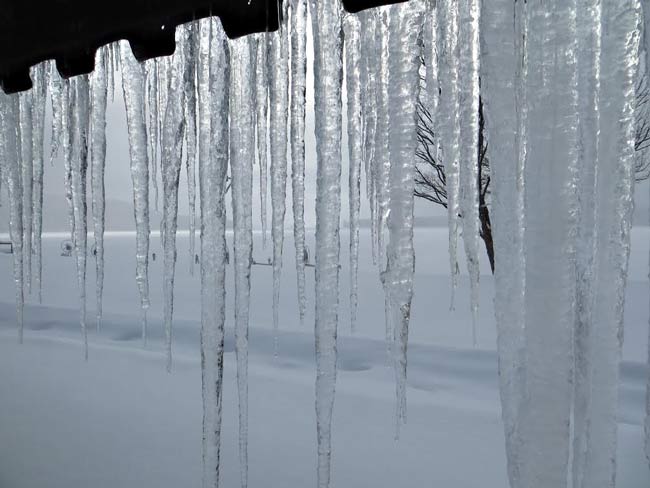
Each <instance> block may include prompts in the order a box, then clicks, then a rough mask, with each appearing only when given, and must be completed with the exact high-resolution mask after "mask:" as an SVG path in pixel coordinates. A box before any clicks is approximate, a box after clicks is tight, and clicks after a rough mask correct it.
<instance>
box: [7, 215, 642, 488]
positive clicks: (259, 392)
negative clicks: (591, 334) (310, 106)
mask: <svg viewBox="0 0 650 488" xmlns="http://www.w3.org/2000/svg"><path fill="white" fill-rule="evenodd" d="M68 235H69V234H67V233H66V234H63V233H62V234H45V235H44V239H43V266H44V274H43V305H42V306H39V305H36V304H35V301H36V298H35V297H30V298H29V300H31V302H28V305H27V307H26V310H25V342H24V344H23V345H22V346H21V345H19V344H18V340H17V337H18V334H17V329H16V325H15V304H14V301H13V299H14V284H13V279H12V258H11V256H10V255H6V254H0V277H1V278H0V372H1V373H0V398H2V408H0V439H3V442H0V486H2V487H5V486H6V487H11V488H28V487H29V488H31V487H43V486H47V487H48V488H58V487H66V488H82V487H84V488H85V487H88V486H92V487H93V488H103V487H106V488H114V487H120V488H128V487H133V488H136V487H137V488H149V487H151V488H153V487H156V488H166V487H170V488H171V487H178V486H200V482H201V442H200V439H201V416H202V406H201V405H202V404H201V368H200V353H199V330H200V306H199V304H200V293H199V282H200V278H199V276H198V274H195V276H190V274H189V270H188V268H189V266H187V265H186V264H188V263H186V262H184V260H186V259H187V256H186V253H179V261H180V262H179V266H178V268H177V276H176V293H177V300H176V307H175V317H176V319H175V339H174V349H175V367H174V370H173V372H172V374H168V373H167V372H166V370H165V358H164V332H163V321H162V287H161V283H162V252H161V249H160V242H159V240H158V239H157V238H152V242H151V252H155V253H156V260H155V261H150V273H151V283H152V285H153V286H152V288H151V309H150V323H149V327H150V329H149V330H150V335H149V342H148V346H147V349H142V346H141V341H140V318H139V313H140V303H139V297H138V293H137V288H136V283H135V280H134V279H133V276H132V273H133V265H132V261H133V255H134V253H135V235H134V234H132V233H111V232H108V233H107V234H106V259H107V263H111V265H110V266H108V267H107V268H106V278H105V289H104V319H103V323H102V329H101V332H100V333H99V335H97V333H96V332H95V330H94V328H89V330H88V334H89V343H90V351H89V361H88V363H85V362H84V361H83V356H82V344H81V337H80V334H79V326H78V302H77V291H76V285H75V280H74V278H75V266H74V260H73V259H72V258H66V257H61V256H60V243H61V241H62V240H64V239H66V238H67V236H68ZM3 237H4V236H3ZM253 237H254V246H255V251H254V253H255V257H256V259H257V260H258V261H260V260H262V258H266V254H269V253H270V250H268V251H266V253H263V252H262V250H261V249H262V246H261V240H262V236H261V234H260V233H255V234H254V236H253ZM360 237H361V252H360V260H359V322H358V327H357V333H356V335H355V336H351V335H349V334H348V331H347V330H346V329H347V328H345V327H342V328H340V330H339V338H338V349H339V358H338V361H339V374H338V380H337V400H336V408H335V410H334V417H333V424H332V442H333V446H332V447H333V457H332V486H341V487H348V486H374V487H380V488H383V487H394V486H405V487H406V486H431V483H434V484H435V485H438V486H450V487H454V488H474V487H476V488H478V487H485V486H489V487H499V486H507V474H506V463H505V449H504V440H503V426H502V423H501V407H500V403H499V395H498V386H497V374H496V353H495V351H494V349H495V340H496V339H495V325H494V318H493V317H494V315H493V308H492V297H493V287H492V283H493V280H492V277H491V275H490V274H489V270H488V269H486V265H487V263H486V261H487V260H486V259H482V261H481V262H482V265H483V268H482V273H483V274H482V276H481V294H480V297H481V301H482V302H481V305H480V311H481V312H480V327H479V328H478V332H479V336H478V342H479V348H476V349H474V348H472V346H471V344H472V333H471V313H470V311H469V303H468V300H469V293H467V292H468V286H469V285H468V278H467V276H466V275H464V274H461V276H460V286H459V290H458V293H457V300H458V303H457V305H458V307H457V310H456V312H450V311H449V310H448V304H449V293H450V291H449V282H448V280H449V275H448V259H447V229H446V228H417V227H416V229H415V248H416V255H417V256H418V266H417V268H416V273H415V296H414V299H413V309H412V318H411V327H410V343H409V373H408V384H407V389H408V397H409V417H408V423H407V424H406V425H405V426H404V427H403V428H402V431H401V437H400V441H399V442H395V441H394V439H393V435H394V426H393V422H392V420H393V415H394V411H393V409H394V394H395V390H394V388H395V386H394V376H393V372H392V369H391V367H390V364H389V363H388V362H387V360H386V355H385V345H384V342H383V338H384V322H383V319H384V315H383V314H384V310H383V307H377V306H376V304H377V303H381V299H382V298H383V290H382V288H381V284H380V283H379V282H378V280H377V278H376V269H375V268H374V267H373V265H372V260H371V252H370V250H371V249H370V236H369V230H368V229H362V230H361V236H360ZM226 238H227V240H228V245H229V247H232V234H231V233H227V235H226ZM313 239H314V232H313V229H308V230H307V244H308V245H310V246H311V247H312V248H313V246H314V242H313ZM341 239H342V241H343V242H344V243H345V242H347V239H348V234H347V232H345V231H342V235H341ZM178 241H179V249H184V248H185V246H186V245H187V241H188V233H187V232H186V231H184V230H181V231H179V235H178ZM649 242H650V229H648V228H634V229H633V231H632V254H631V260H630V281H629V285H628V289H627V303H626V316H625V318H626V322H625V345H624V352H623V359H624V361H623V364H622V369H621V378H620V394H621V397H620V405H619V418H618V422H619V434H618V461H619V466H618V482H617V486H618V488H639V487H645V486H649V485H650V473H649V472H648V466H647V462H646V460H645V458H644V454H643V416H644V412H643V410H644V401H645V391H644V385H645V375H646V369H645V366H644V362H645V359H646V354H647V337H646V336H647V318H646V317H647V296H648V284H647V278H646V260H647V255H648V247H649V246H648V243H649ZM285 246H286V248H285V251H287V250H291V249H292V248H293V242H292V240H291V239H287V240H286V242H285ZM346 249H347V246H342V251H343V252H342V256H341V263H342V265H343V267H344V268H343V270H342V272H341V277H342V280H341V286H342V289H341V294H342V295H343V296H344V295H345V293H347V287H348V281H347V278H346V277H347V276H348V273H347V270H346V269H345V267H346V266H347V264H346V263H347V255H346V253H347V251H346ZM436 250H437V251H436ZM460 257H461V258H462V256H460ZM481 258H483V255H481ZM460 265H461V266H460V268H461V270H464V269H465V266H464V263H462V262H461V263H460ZM124 270H130V271H129V272H126V273H125V272H124ZM88 271H89V272H88V281H89V282H92V281H93V280H94V275H93V273H94V266H89V270H88ZM293 272H294V271H293V267H287V268H286V275H287V276H286V279H285V280H283V281H282V285H281V286H282V289H281V304H282V305H281V308H280V333H281V337H280V341H279V343H280V350H279V358H278V359H277V360H276V359H274V358H273V331H272V320H271V314H270V313H269V310H270V309H271V300H272V286H271V285H272V280H271V273H272V271H271V268H270V267H267V266H254V267H253V271H252V273H253V274H252V295H251V304H252V309H251V329H250V356H249V358H250V366H249V375H250V377H249V395H250V411H249V463H250V471H249V486H286V487H294V486H295V487H297V486H313V485H314V484H315V481H316V480H315V477H316V472H315V470H314V462H315V459H316V443H315V438H314V437H315V412H314V409H313V401H314V397H313V395H314V384H313V378H314V374H315V365H314V349H313V348H314V345H313V333H312V331H310V330H307V329H304V328H301V327H300V326H299V318H298V314H297V313H296V311H297V306H298V305H297V294H296V290H295V283H296V280H295V276H294V275H293V274H292V273H293ZM232 278H233V272H232V265H230V266H229V267H228V269H227V283H226V288H227V290H232V289H233V286H232ZM307 292H308V294H307V299H308V308H307V311H308V316H307V320H312V319H313V317H312V314H313V269H312V268H308V269H307ZM227 300H228V309H227V316H226V317H227V318H226V329H227V330H226V344H225V352H226V354H225V361H224V363H225V372H224V392H223V398H224V402H223V427H222V452H221V459H222V463H221V485H222V486H225V487H230V486H237V485H238V484H239V462H238V427H237V388H236V363H235V356H234V335H233V330H232V326H233V307H232V305H233V293H228V295H227ZM466 302H467V303H466ZM93 307H94V301H93V300H92V298H90V297H89V300H88V310H89V313H92V311H93ZM346 307H347V300H342V302H341V308H342V309H343V308H346ZM346 312H347V311H346V310H341V313H344V314H345V313H346Z"/></svg>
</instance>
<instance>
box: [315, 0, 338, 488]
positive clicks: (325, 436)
mask: <svg viewBox="0 0 650 488" xmlns="http://www.w3.org/2000/svg"><path fill="white" fill-rule="evenodd" d="M310 9H311V17H312V29H313V33H314V96H315V110H314V111H315V114H316V154H317V164H318V169H317V172H318V176H317V189H316V192H317V194H316V293H315V295H316V325H315V328H316V369H317V373H316V426H317V433H318V486H319V488H327V487H328V486H329V485H330V464H331V454H332V452H331V451H332V431H331V427H332V410H333V408H334V392H335V388H336V358H337V352H336V334H337V326H338V303H339V294H338V292H339V251H340V240H339V226H340V223H339V218H340V212H341V125H342V121H341V111H342V107H341V80H342V76H343V69H342V65H343V63H342V57H343V46H342V42H341V37H342V36H341V9H340V5H339V2H338V1H337V0H311V4H310Z"/></svg>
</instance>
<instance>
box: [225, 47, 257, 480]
mask: <svg viewBox="0 0 650 488" xmlns="http://www.w3.org/2000/svg"><path fill="white" fill-rule="evenodd" d="M230 63H231V65H230V174H231V176H232V192H231V193H232V208H233V226H234V234H235V236H234V255H235V256H234V257H235V352H236V355H237V385H238V390H239V445H240V452H239V455H240V463H241V484H242V488H246V486H247V485H248V318H249V315H250V314H249V308H250V288H251V263H252V260H253V230H252V229H253V209H252V200H253V161H254V159H255V118H254V115H255V114H254V111H253V110H252V107H253V90H254V83H253V79H252V76H251V73H252V70H253V68H254V66H253V63H252V59H251V43H250V42H249V39H247V38H242V39H236V40H234V41H232V42H231V43H230Z"/></svg>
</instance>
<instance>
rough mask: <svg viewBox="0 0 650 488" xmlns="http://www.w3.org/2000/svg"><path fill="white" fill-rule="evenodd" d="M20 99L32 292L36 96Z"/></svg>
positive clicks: (27, 288) (27, 265) (25, 228)
mask: <svg viewBox="0 0 650 488" xmlns="http://www.w3.org/2000/svg"><path fill="white" fill-rule="evenodd" d="M19 98H20V149H21V163H22V164H21V166H22V169H23V243H24V244H25V253H24V255H23V266H25V271H24V273H23V278H24V280H25V282H24V284H25V292H26V293H27V294H31V292H32V231H33V223H34V201H33V189H34V146H33V144H34V141H33V120H32V117H33V115H32V114H33V108H34V94H33V93H32V92H31V91H28V92H23V93H21V94H20V95H19Z"/></svg>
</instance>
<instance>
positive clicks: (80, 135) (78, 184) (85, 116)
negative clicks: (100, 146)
mask: <svg viewBox="0 0 650 488" xmlns="http://www.w3.org/2000/svg"><path fill="white" fill-rule="evenodd" d="M70 89H71V95H72V96H71V102H72V111H73V117H72V148H71V151H72V153H71V156H72V157H71V160H70V175H71V187H72V207H73V209H74V211H73V216H74V227H73V229H74V230H73V233H74V239H73V248H74V257H75V263H76V267H77V284H78V286H79V307H80V311H79V317H80V318H79V320H80V322H81V332H82V335H83V341H84V358H85V359H86V360H88V329H87V327H86V255H87V251H88V224H87V221H86V215H87V204H86V173H87V169H88V125H89V116H90V87H89V83H88V76H86V75H84V76H79V77H77V78H75V79H74V80H72V82H71V84H70Z"/></svg>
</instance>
